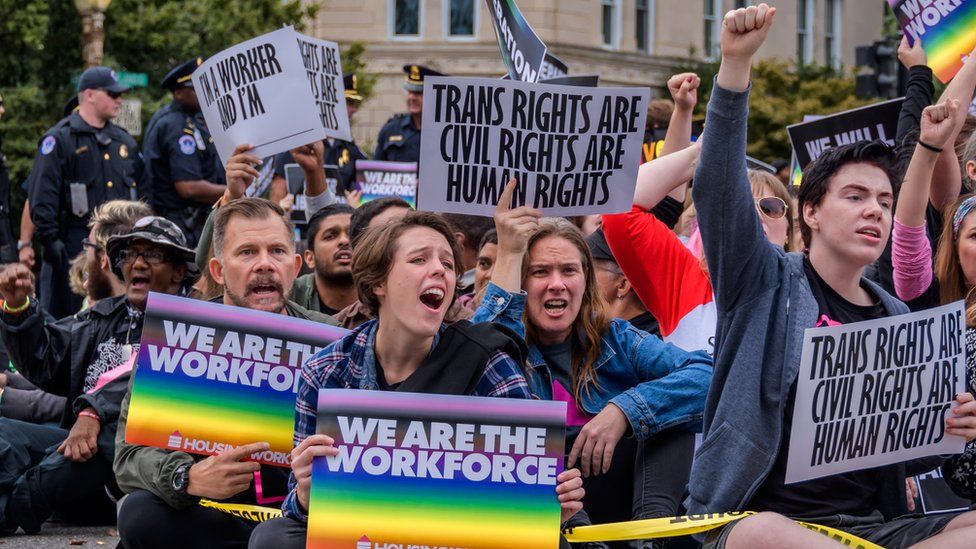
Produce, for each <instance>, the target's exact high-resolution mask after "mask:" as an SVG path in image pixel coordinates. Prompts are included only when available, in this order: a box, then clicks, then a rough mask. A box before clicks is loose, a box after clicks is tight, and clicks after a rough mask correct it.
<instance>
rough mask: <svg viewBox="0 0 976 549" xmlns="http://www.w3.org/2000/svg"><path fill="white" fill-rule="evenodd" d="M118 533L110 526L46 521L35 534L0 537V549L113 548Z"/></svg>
mask: <svg viewBox="0 0 976 549" xmlns="http://www.w3.org/2000/svg"><path fill="white" fill-rule="evenodd" d="M118 543H119V534H118V532H117V531H116V530H115V528H114V527H111V526H67V525H61V524H52V523H47V524H45V525H44V527H43V528H41V533H40V534H37V535H36V536H25V535H23V533H19V534H17V535H13V536H8V537H0V549H65V548H68V549H71V548H76V549H115V546H116V545H118Z"/></svg>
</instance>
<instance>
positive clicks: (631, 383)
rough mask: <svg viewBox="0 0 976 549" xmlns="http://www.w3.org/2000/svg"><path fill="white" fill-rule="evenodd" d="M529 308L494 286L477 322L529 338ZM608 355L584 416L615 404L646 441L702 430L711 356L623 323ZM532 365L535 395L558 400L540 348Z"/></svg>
mask: <svg viewBox="0 0 976 549" xmlns="http://www.w3.org/2000/svg"><path fill="white" fill-rule="evenodd" d="M524 309H525V294H524V293H518V294H513V293H509V292H506V291H505V290H503V289H501V288H500V287H498V286H496V285H495V284H491V283H489V284H488V288H487V289H486V290H485V296H484V299H483V300H482V301H481V306H480V307H478V310H477V311H475V314H474V318H473V319H472V322H497V323H499V324H503V325H505V326H507V327H509V328H511V329H513V330H515V331H516V332H518V334H519V335H521V336H522V337H525V325H524V324H523V322H522V312H523V310H524ZM602 351H603V352H602V353H601V355H600V358H599V360H598V361H597V363H596V364H595V367H596V370H595V371H596V376H597V380H598V381H599V387H597V386H596V385H593V384H592V380H586V383H587V384H589V386H590V390H589V391H585V390H584V391H583V395H582V399H581V401H580V402H579V403H578V404H579V405H580V407H581V408H583V410H584V411H586V412H587V413H588V414H591V415H596V414H598V413H599V412H600V411H601V410H603V408H604V407H605V406H606V405H607V404H608V403H611V402H612V403H614V404H615V405H617V407H618V408H620V410H621V411H623V413H624V415H626V416H627V420H628V421H629V422H630V427H631V429H632V430H633V433H634V436H635V437H637V438H638V439H642V440H643V439H646V438H648V437H651V436H653V435H655V434H657V433H659V432H660V431H663V430H665V429H671V428H681V429H687V430H692V431H700V430H701V422H702V413H703V410H704V408H705V396H706V394H707V393H708V386H709V384H710V383H711V380H712V359H711V357H709V356H708V355H707V354H705V353H704V352H702V351H695V352H688V351H684V350H681V349H679V348H678V347H675V346H674V345H671V344H670V343H664V342H663V341H661V340H660V339H658V338H657V337H654V336H652V335H650V334H648V333H647V332H644V331H642V330H638V329H637V328H635V327H633V326H632V325H631V324H630V323H629V322H627V321H626V320H620V319H613V321H611V323H610V328H609V329H608V330H607V332H606V333H605V334H603V349H602ZM528 361H529V365H528V370H529V371H528V381H529V388H530V389H531V390H532V393H533V394H534V395H536V396H538V397H539V398H541V399H543V400H552V374H551V373H550V372H549V366H548V365H547V364H546V361H545V359H544V358H543V357H542V353H541V352H540V351H539V349H538V347H536V346H535V345H531V344H530V345H529V357H528Z"/></svg>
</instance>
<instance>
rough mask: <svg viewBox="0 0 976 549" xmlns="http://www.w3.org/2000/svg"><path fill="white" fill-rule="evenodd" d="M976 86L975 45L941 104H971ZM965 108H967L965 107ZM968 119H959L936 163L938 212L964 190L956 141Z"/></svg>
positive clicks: (933, 195)
mask: <svg viewBox="0 0 976 549" xmlns="http://www.w3.org/2000/svg"><path fill="white" fill-rule="evenodd" d="M974 87H976V48H974V49H973V51H971V52H969V57H968V58H967V59H966V61H965V62H964V63H963V66H962V68H961V69H959V72H958V73H956V76H955V78H953V79H952V81H951V82H949V85H948V86H946V89H945V91H943V92H942V96H941V97H940V98H939V103H946V102H948V101H951V100H955V101H958V102H959V104H960V105H969V104H970V103H971V102H972V100H973V88H974ZM964 110H965V109H964ZM965 122H966V117H965V116H960V117H958V118H956V120H955V125H954V126H953V129H952V130H953V131H952V134H951V135H950V136H949V140H948V141H947V142H946V146H945V147H943V150H942V153H941V154H940V155H939V157H938V160H937V161H936V164H935V171H934V173H933V175H932V187H931V189H930V191H929V195H930V200H931V202H932V205H933V206H935V207H936V208H937V209H938V210H939V211H942V210H943V209H945V207H946V206H948V205H949V204H952V202H954V201H955V200H956V199H957V198H959V193H960V192H961V191H962V171H961V169H960V167H959V159H958V158H956V152H955V150H953V146H952V144H953V142H955V140H956V137H957V136H958V135H959V132H960V131H961V130H962V126H963V124H964V123H965Z"/></svg>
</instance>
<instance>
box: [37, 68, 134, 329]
mask: <svg viewBox="0 0 976 549" xmlns="http://www.w3.org/2000/svg"><path fill="white" fill-rule="evenodd" d="M127 91H129V87H128V86H125V85H123V84H121V83H119V81H118V78H117V76H116V74H115V71H113V70H111V69H109V68H108V67H92V68H90V69H88V70H86V71H85V72H84V73H82V75H81V78H80V79H79V80H78V110H77V111H74V112H72V113H71V114H70V115H68V116H67V117H66V118H63V119H62V120H61V121H59V122H58V123H57V124H55V125H54V127H53V128H51V129H50V130H48V131H47V132H46V133H45V134H44V136H43V137H42V138H41V139H40V142H39V143H38V152H37V156H36V157H35V158H34V167H33V170H32V172H31V176H30V178H31V183H30V189H29V198H30V210H31V219H32V221H33V222H34V225H35V227H36V229H35V236H36V237H37V238H38V239H39V240H40V241H41V242H43V243H44V252H43V258H44V266H43V267H42V270H41V284H40V292H39V293H40V297H41V301H42V303H43V305H44V308H45V310H47V311H48V312H49V313H50V314H51V315H52V316H53V317H55V318H61V317H63V316H67V315H70V314H72V313H75V312H77V311H78V309H79V308H80V307H81V299H80V298H79V297H78V296H76V295H74V294H72V292H71V289H70V287H69V285H68V263H69V262H70V260H71V258H73V257H75V256H77V255H78V253H79V252H81V241H82V239H84V238H85V235H87V234H88V219H89V217H90V216H91V212H92V210H94V209H95V208H96V207H98V205H100V204H102V203H103V202H107V201H109V200H113V199H119V198H121V199H127V200H135V199H137V198H143V197H146V196H147V189H146V188H145V187H144V186H142V185H139V181H140V179H141V178H142V170H143V164H142V155H141V154H140V153H139V147H138V145H137V144H136V141H135V139H133V138H132V136H131V135H129V134H128V133H126V131H125V130H123V129H122V128H120V127H119V126H116V125H115V124H113V123H112V119H113V118H115V117H116V116H118V114H119V106H120V105H121V104H122V94H123V93H125V92H127Z"/></svg>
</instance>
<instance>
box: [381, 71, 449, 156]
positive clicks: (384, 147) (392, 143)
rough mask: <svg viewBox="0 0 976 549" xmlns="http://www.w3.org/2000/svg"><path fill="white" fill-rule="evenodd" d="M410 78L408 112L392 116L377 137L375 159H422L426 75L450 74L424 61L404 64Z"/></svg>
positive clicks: (408, 84)
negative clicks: (422, 63) (422, 122)
mask: <svg viewBox="0 0 976 549" xmlns="http://www.w3.org/2000/svg"><path fill="white" fill-rule="evenodd" d="M403 72H405V73H407V81H406V82H405V83H404V84H403V89H405V90H407V112H405V113H401V114H397V115H395V116H394V117H393V118H391V119H390V120H389V121H387V123H386V124H385V125H384V126H383V129H381V130H380V133H379V135H378V136H377V137H376V152H375V153H374V154H373V159H374V160H390V161H394V162H419V161H420V125H421V121H422V119H423V109H424V78H426V77H428V76H446V75H445V74H442V73H439V72H437V71H435V70H434V69H430V68H427V67H425V66H423V65H404V66H403Z"/></svg>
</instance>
